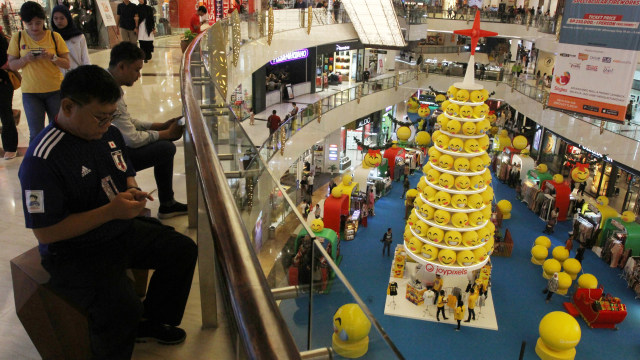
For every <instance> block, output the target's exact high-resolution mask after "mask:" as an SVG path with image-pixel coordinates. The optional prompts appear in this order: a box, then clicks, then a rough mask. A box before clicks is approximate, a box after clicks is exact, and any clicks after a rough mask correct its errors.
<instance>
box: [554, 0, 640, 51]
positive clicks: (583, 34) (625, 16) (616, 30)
mask: <svg viewBox="0 0 640 360" xmlns="http://www.w3.org/2000/svg"><path fill="white" fill-rule="evenodd" d="M639 25H640V0H566V1H565V8H564V16H563V19H562V28H561V30H560V42H561V43H566V44H579V45H587V46H599V47H606V48H611V49H624V50H640V27H639Z"/></svg>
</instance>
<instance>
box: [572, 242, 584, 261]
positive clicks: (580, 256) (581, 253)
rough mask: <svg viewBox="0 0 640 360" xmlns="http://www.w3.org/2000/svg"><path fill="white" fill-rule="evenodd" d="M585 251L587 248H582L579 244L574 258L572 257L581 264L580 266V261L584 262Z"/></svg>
mask: <svg viewBox="0 0 640 360" xmlns="http://www.w3.org/2000/svg"><path fill="white" fill-rule="evenodd" d="M585 250H587V248H586V247H584V244H582V243H580V246H579V247H578V249H577V250H576V256H575V257H574V258H575V259H576V260H578V261H579V262H580V263H581V264H582V260H584V252H585Z"/></svg>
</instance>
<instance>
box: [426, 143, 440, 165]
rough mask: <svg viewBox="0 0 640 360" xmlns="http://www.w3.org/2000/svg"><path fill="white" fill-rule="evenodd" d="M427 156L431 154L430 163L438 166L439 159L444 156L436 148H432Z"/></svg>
mask: <svg viewBox="0 0 640 360" xmlns="http://www.w3.org/2000/svg"><path fill="white" fill-rule="evenodd" d="M427 154H429V162H430V163H432V164H435V165H438V159H439V158H440V156H442V153H441V152H440V151H438V149H437V148H436V147H435V146H432V147H430V148H429V151H428V152H427Z"/></svg>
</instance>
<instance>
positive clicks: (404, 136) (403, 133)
mask: <svg viewBox="0 0 640 360" xmlns="http://www.w3.org/2000/svg"><path fill="white" fill-rule="evenodd" d="M396 135H397V136H398V140H401V141H407V140H409V138H410V137H411V129H409V127H408V126H400V127H399V128H398V130H396Z"/></svg>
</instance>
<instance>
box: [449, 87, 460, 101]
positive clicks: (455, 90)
mask: <svg viewBox="0 0 640 360" xmlns="http://www.w3.org/2000/svg"><path fill="white" fill-rule="evenodd" d="M457 93H458V88H457V87H455V86H453V85H451V86H449V89H447V97H448V98H455V97H456V94H457Z"/></svg>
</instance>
